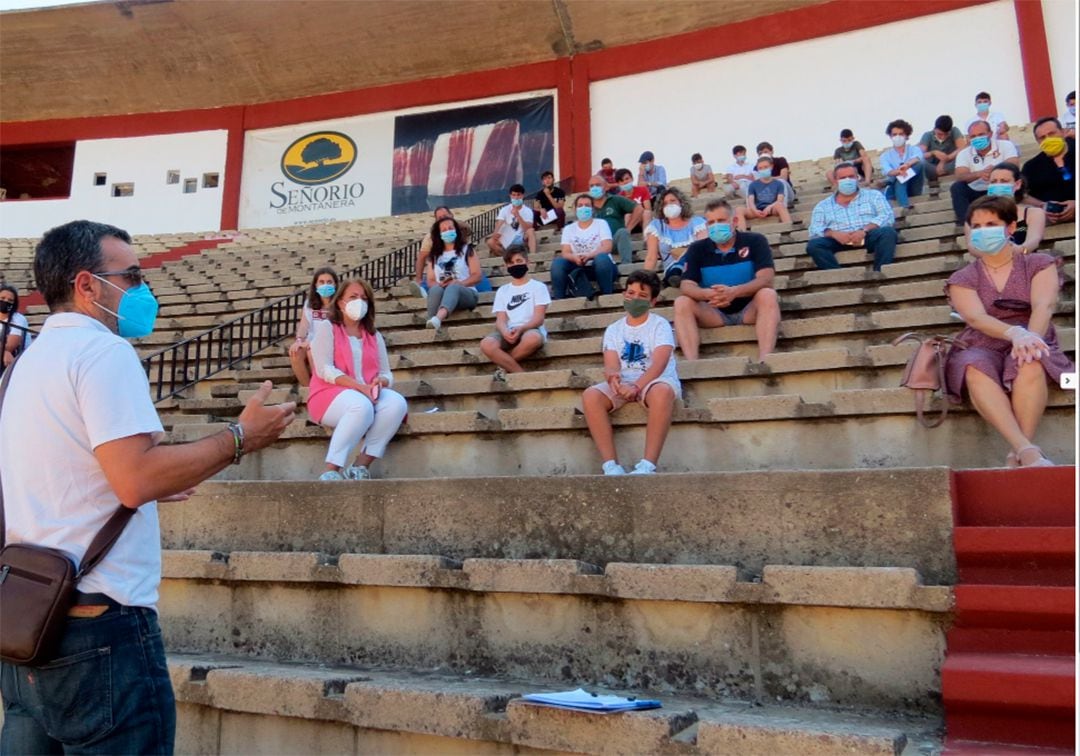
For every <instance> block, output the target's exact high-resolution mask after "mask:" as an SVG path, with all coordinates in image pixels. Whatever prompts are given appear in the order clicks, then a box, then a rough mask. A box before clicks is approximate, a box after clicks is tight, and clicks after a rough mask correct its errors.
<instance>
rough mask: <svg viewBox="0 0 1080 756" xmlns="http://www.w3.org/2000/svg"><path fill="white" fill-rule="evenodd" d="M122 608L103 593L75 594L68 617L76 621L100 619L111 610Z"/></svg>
mask: <svg viewBox="0 0 1080 756" xmlns="http://www.w3.org/2000/svg"><path fill="white" fill-rule="evenodd" d="M121 606H122V604H120V603H119V602H117V601H114V600H113V599H111V598H109V597H108V596H106V595H105V594H104V593H80V592H79V591H76V592H75V600H74V601H73V602H72V606H71V608H70V609H68V616H69V617H75V618H78V619H93V618H94V617H100V616H101V615H103V614H105V613H106V612H108V611H110V610H112V609H119V608H120V607H121Z"/></svg>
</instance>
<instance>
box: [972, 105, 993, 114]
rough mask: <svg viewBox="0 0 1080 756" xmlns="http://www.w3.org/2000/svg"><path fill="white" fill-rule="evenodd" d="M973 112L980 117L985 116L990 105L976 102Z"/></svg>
mask: <svg viewBox="0 0 1080 756" xmlns="http://www.w3.org/2000/svg"><path fill="white" fill-rule="evenodd" d="M975 112H976V113H980V114H982V115H986V114H987V113H989V112H990V103H988V102H977V103H975Z"/></svg>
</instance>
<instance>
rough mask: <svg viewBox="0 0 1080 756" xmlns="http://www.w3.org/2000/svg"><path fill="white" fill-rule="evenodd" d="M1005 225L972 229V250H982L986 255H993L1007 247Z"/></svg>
mask: <svg viewBox="0 0 1080 756" xmlns="http://www.w3.org/2000/svg"><path fill="white" fill-rule="evenodd" d="M1006 241H1008V237H1006V236H1005V227H1004V226H983V227H982V228H974V229H972V230H971V251H972V252H981V253H982V254H984V255H993V254H997V253H998V252H1000V251H1001V250H1002V249H1004V248H1005V242H1006Z"/></svg>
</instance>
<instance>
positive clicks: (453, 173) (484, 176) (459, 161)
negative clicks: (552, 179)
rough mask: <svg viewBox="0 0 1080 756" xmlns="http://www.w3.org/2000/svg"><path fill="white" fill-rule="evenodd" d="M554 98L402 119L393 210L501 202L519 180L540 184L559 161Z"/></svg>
mask: <svg viewBox="0 0 1080 756" xmlns="http://www.w3.org/2000/svg"><path fill="white" fill-rule="evenodd" d="M554 119H555V107H554V98H553V97H550V96H548V97H533V98H530V99H526V100H512V101H509V102H499V103H493V104H489V105H474V106H471V107H464V108H456V109H453V110H438V111H432V112H426V113H415V114H410V115H403V116H398V117H397V118H396V119H395V121H394V185H393V191H392V204H391V207H392V210H391V212H392V213H393V214H395V215H397V214H399V213H412V212H420V211H425V210H432V209H434V208H435V207H437V206H439V205H446V206H448V207H464V206H467V205H480V204H486V203H494V202H501V201H503V200H505V199H506V191H507V189H508V188H509V187H510V185H511V184H523V185H524V186H525V190H526V192H533V191H536V190H537V189H539V188H540V173H541V172H542V171H545V170H553V167H554V162H555V124H554Z"/></svg>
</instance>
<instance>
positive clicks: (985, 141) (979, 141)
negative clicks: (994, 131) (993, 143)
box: [971, 136, 990, 150]
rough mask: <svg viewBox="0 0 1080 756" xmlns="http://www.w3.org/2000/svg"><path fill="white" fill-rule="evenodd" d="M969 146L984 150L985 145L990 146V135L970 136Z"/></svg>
mask: <svg viewBox="0 0 1080 756" xmlns="http://www.w3.org/2000/svg"><path fill="white" fill-rule="evenodd" d="M971 146H972V147H974V148H975V149H977V150H985V149H986V148H987V147H989V146H990V137H988V136H977V137H972V138H971Z"/></svg>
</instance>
